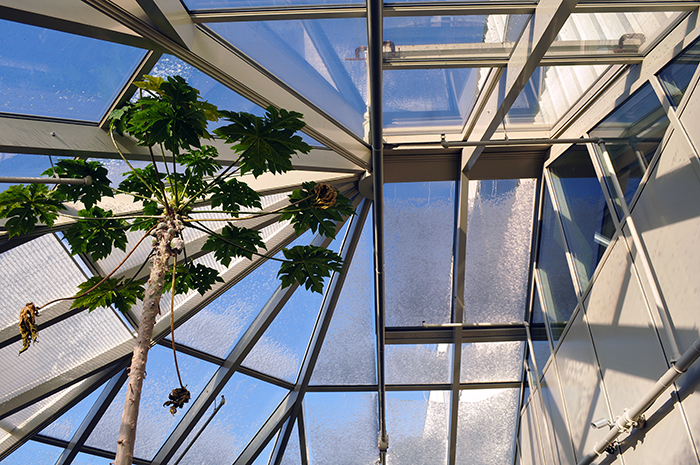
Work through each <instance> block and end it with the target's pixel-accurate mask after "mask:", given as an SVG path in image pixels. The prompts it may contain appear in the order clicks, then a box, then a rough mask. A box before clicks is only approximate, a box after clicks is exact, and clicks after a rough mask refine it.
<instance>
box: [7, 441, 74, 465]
mask: <svg viewBox="0 0 700 465" xmlns="http://www.w3.org/2000/svg"><path fill="white" fill-rule="evenodd" d="M62 452H63V449H61V448H58V447H54V446H49V445H47V444H41V443H39V442H34V441H27V442H25V443H24V444H23V445H22V446H20V448H19V449H17V450H16V451H14V452H13V453H12V454H11V455H10V456H9V457H8V458H6V459H5V460H3V461H2V463H3V465H25V464H28V463H31V464H32V465H54V464H55V463H56V460H58V458H59V457H60V456H61V453H62Z"/></svg>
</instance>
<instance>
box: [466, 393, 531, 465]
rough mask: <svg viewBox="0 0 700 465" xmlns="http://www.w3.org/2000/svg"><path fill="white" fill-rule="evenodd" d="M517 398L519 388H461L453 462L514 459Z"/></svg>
mask: <svg viewBox="0 0 700 465" xmlns="http://www.w3.org/2000/svg"><path fill="white" fill-rule="evenodd" d="M519 402H520V390H519V389H467V390H464V391H460V393H459V420H458V424H457V460H456V463H468V464H469V465H492V464H497V463H499V464H506V463H513V453H514V450H515V431H516V427H517V419H518V404H519Z"/></svg>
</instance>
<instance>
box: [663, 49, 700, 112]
mask: <svg viewBox="0 0 700 465" xmlns="http://www.w3.org/2000/svg"><path fill="white" fill-rule="evenodd" d="M698 63H700V42H695V44H694V45H693V46H691V47H690V48H688V49H687V50H686V51H685V52H683V53H682V54H681V55H680V56H678V57H677V58H676V59H675V60H673V61H672V62H671V63H669V64H668V65H666V67H665V68H664V69H662V70H661V72H660V73H659V80H660V81H661V84H663V86H664V89H666V93H668V96H669V97H670V98H671V100H673V103H674V105H676V106H678V105H679V104H680V103H681V99H682V98H683V94H685V90H686V89H687V88H688V84H690V80H691V79H692V78H693V74H694V73H695V70H696V69H697V67H698Z"/></svg>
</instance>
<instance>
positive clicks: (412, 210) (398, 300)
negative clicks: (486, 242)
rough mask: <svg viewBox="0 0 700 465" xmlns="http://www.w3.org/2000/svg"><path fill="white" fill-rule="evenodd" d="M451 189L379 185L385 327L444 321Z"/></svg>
mask: <svg viewBox="0 0 700 465" xmlns="http://www.w3.org/2000/svg"><path fill="white" fill-rule="evenodd" d="M454 186H455V183H454V182H426V183H397V184H388V185H386V186H385V187H384V236H385V239H384V240H385V248H386V259H385V262H386V266H385V270H386V326H419V325H420V324H421V322H422V321H425V322H426V323H447V322H448V321H449V320H450V304H451V297H450V296H451V290H452V236H453V226H454V198H455V197H454Z"/></svg>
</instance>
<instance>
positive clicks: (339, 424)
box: [304, 392, 379, 465]
mask: <svg viewBox="0 0 700 465" xmlns="http://www.w3.org/2000/svg"><path fill="white" fill-rule="evenodd" d="M304 406H305V413H306V418H305V419H306V431H307V441H308V447H309V455H310V457H309V459H310V460H309V462H310V463H312V464H315V465H316V464H323V465H346V464H351V463H353V464H354V463H358V464H359V463H367V464H371V463H374V462H375V461H376V460H377V458H378V455H379V454H378V452H377V431H378V430H379V425H378V424H377V395H376V394H375V393H368V392H346V393H335V392H334V393H308V394H306V397H305V398H304ZM341 438H342V439H341ZM341 441H342V442H341Z"/></svg>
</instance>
